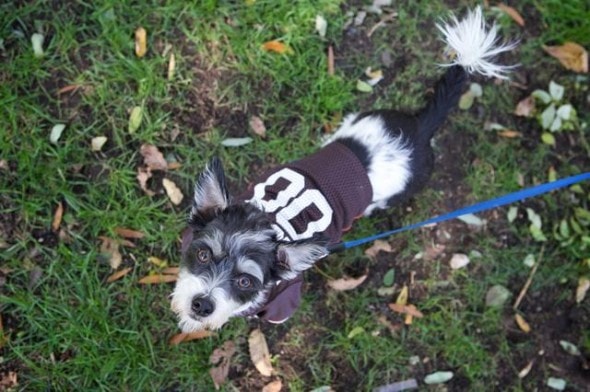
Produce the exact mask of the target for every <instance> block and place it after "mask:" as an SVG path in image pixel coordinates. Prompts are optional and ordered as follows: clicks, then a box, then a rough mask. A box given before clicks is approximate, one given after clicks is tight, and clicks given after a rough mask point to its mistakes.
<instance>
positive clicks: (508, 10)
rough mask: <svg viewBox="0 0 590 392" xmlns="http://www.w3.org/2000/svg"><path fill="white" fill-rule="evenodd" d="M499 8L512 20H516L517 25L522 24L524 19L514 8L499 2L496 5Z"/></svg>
mask: <svg viewBox="0 0 590 392" xmlns="http://www.w3.org/2000/svg"><path fill="white" fill-rule="evenodd" d="M497 7H498V8H499V9H500V10H502V11H503V12H504V13H505V14H506V15H508V16H509V17H511V18H512V20H513V21H515V22H516V24H518V25H519V26H521V27H522V26H524V19H523V18H522V16H521V15H520V13H519V12H518V11H517V10H515V9H514V8H512V7H510V6H508V5H506V4H504V3H500V4H498V6H497Z"/></svg>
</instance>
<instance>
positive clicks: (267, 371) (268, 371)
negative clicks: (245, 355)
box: [248, 329, 273, 377]
mask: <svg viewBox="0 0 590 392" xmlns="http://www.w3.org/2000/svg"><path fill="white" fill-rule="evenodd" d="M248 347H249V349H250V359H251V360H252V363H254V366H255V367H256V369H257V370H258V371H259V372H260V374H262V375H263V376H265V377H270V376H271V375H272V372H273V368H272V365H271V363H270V353H269V351H268V345H267V344H266V338H265V337H264V334H263V333H262V331H261V330H260V329H255V330H254V331H252V332H251V333H250V337H249V338H248Z"/></svg>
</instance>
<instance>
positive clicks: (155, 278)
mask: <svg viewBox="0 0 590 392" xmlns="http://www.w3.org/2000/svg"><path fill="white" fill-rule="evenodd" d="M177 280H178V276H176V275H159V274H156V275H148V276H144V277H143V278H141V279H139V281H138V283H140V284H160V283H172V282H176V281H177Z"/></svg>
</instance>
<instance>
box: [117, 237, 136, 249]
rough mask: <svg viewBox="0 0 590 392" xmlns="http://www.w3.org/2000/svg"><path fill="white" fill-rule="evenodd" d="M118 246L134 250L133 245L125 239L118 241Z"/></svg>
mask: <svg viewBox="0 0 590 392" xmlns="http://www.w3.org/2000/svg"><path fill="white" fill-rule="evenodd" d="M119 245H121V246H124V247H126V248H135V244H134V243H133V242H131V241H129V240H126V239H125V238H123V239H122V240H120V241H119Z"/></svg>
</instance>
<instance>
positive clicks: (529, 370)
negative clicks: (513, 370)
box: [518, 360, 535, 378]
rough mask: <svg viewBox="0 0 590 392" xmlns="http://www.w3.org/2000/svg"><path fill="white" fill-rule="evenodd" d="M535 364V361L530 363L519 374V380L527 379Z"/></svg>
mask: <svg viewBox="0 0 590 392" xmlns="http://www.w3.org/2000/svg"><path fill="white" fill-rule="evenodd" d="M534 363H535V361H534V360H531V361H529V363H527V365H526V366H525V367H523V368H522V369H521V371H520V372H518V378H525V377H526V376H527V375H528V374H529V373H530V372H531V369H532V368H533V364H534Z"/></svg>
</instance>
